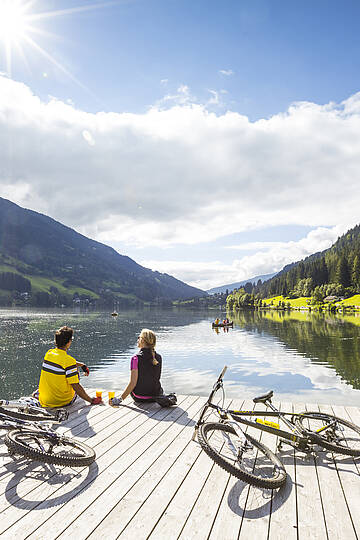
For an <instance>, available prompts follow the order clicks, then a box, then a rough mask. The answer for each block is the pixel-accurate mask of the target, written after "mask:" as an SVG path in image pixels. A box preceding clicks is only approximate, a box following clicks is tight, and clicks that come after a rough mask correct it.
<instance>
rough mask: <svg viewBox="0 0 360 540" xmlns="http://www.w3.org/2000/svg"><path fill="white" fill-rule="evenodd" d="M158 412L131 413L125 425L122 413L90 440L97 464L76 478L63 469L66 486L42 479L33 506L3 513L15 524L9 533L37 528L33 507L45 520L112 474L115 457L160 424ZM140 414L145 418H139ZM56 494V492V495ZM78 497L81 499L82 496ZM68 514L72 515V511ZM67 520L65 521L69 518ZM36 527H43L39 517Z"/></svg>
mask: <svg viewBox="0 0 360 540" xmlns="http://www.w3.org/2000/svg"><path fill="white" fill-rule="evenodd" d="M164 411H165V409H164ZM159 415H160V417H161V416H162V415H161V411H160V413H159V412H157V411H156V410H155V409H154V411H153V417H155V420H154V419H153V417H152V416H150V417H147V416H145V415H142V414H140V415H139V414H138V413H137V412H136V411H135V410H134V411H133V412H132V416H133V418H132V419H131V420H130V421H129V422H127V423H126V424H125V425H122V423H121V414H120V416H119V422H120V424H118V425H116V424H114V425H112V426H109V427H108V428H107V430H104V431H102V432H101V433H100V434H99V435H96V436H95V437H93V438H91V439H90V441H91V442H92V443H93V444H94V446H95V447H96V451H97V452H98V459H97V461H96V463H95V464H93V465H92V466H91V467H90V468H85V469H83V470H82V471H79V472H78V474H77V475H76V476H75V477H74V478H72V477H70V478H68V477H69V475H72V474H73V472H74V471H73V470H72V469H69V468H64V469H62V471H61V475H62V477H65V478H66V480H67V482H66V483H65V485H61V484H60V486H59V484H58V483H55V485H54V484H52V483H48V482H42V483H41V484H40V485H39V486H38V487H37V488H36V489H34V490H33V491H32V492H31V494H32V500H31V505H28V504H27V505H26V507H25V508H24V507H23V505H21V504H20V505H18V506H17V507H15V508H14V507H10V508H9V509H7V510H6V511H5V512H4V513H3V516H4V515H5V514H7V518H6V520H4V521H2V524H3V526H5V527H8V526H9V525H10V524H11V523H12V524H13V525H12V527H11V528H10V529H9V530H10V533H13V534H15V531H17V532H16V534H15V535H16V536H17V535H19V537H21V535H24V534H25V533H26V534H30V533H31V532H32V531H33V529H34V523H33V516H32V514H31V512H30V510H31V509H32V508H36V509H37V515H38V516H39V511H40V510H41V519H42V520H43V521H45V519H46V516H49V515H52V514H54V513H55V512H59V510H58V508H57V505H58V504H65V503H66V502H68V501H71V502H72V499H73V498H74V496H75V494H78V493H79V492H80V491H81V490H85V489H89V486H92V485H93V483H94V481H95V480H96V479H97V476H98V474H99V472H100V471H101V470H102V471H104V470H105V471H106V473H107V475H109V474H110V476H111V477H112V473H110V470H109V469H111V464H112V463H113V462H114V460H116V459H117V457H118V455H121V454H122V453H126V452H128V450H129V447H131V445H132V444H134V443H135V442H136V441H137V440H138V439H141V438H142V437H143V436H144V435H145V434H147V433H148V431H151V430H152V429H153V428H154V427H155V426H156V424H157V423H158V420H157V418H159ZM165 415H166V412H165V413H163V416H165ZM139 416H141V417H142V418H141V420H140V421H139ZM90 441H88V442H90ZM70 480H71V488H72V489H71V491H70V492H69V487H68V486H67V483H68V482H69V481H70ZM54 494H56V496H55V497H54ZM77 500H78V501H79V499H77ZM55 502H56V504H55ZM83 502H86V503H87V504H88V502H87V498H86V497H85V498H84V499H83ZM78 504H79V503H78ZM65 513H66V512H65ZM24 514H25V515H24ZM69 515H71V513H70V514H69ZM21 518H22V519H21ZM64 519H65V520H66V518H64ZM19 520H20V521H19ZM37 526H38V527H39V528H40V523H39V517H38V522H37ZM45 537H46V536H45Z"/></svg>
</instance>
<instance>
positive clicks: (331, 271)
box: [228, 225, 360, 305]
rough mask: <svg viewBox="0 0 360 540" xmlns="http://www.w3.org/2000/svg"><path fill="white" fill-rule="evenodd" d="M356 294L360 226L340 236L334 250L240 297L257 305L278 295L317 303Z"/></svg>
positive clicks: (295, 265)
mask: <svg viewBox="0 0 360 540" xmlns="http://www.w3.org/2000/svg"><path fill="white" fill-rule="evenodd" d="M356 293H360V225H357V226H356V227H354V228H353V229H350V230H349V231H348V232H347V233H346V234H344V235H343V236H341V237H340V238H339V239H338V240H337V241H336V242H335V244H334V245H333V246H332V247H331V248H329V249H327V250H325V251H323V252H321V253H315V254H314V255H311V256H310V257H307V258H306V259H304V260H302V261H299V262H297V263H293V264H291V265H288V266H286V267H285V268H284V269H283V270H282V271H281V272H279V273H278V274H277V275H276V276H274V277H273V278H272V279H270V280H269V281H266V282H265V283H262V284H259V285H256V286H254V287H253V288H252V290H251V291H243V292H242V293H241V296H242V298H243V300H242V302H243V303H244V305H250V304H253V305H254V304H258V303H259V302H260V301H261V299H263V298H269V297H272V296H279V295H282V296H284V297H289V298H299V297H303V296H306V297H308V296H311V297H312V298H313V301H314V302H322V301H323V300H324V298H326V297H327V296H331V295H335V296H344V297H349V296H352V295H354V294H356ZM245 294H247V296H246V297H245ZM237 296H239V293H237ZM229 302H230V303H231V295H230V297H229ZM229 302H228V303H229Z"/></svg>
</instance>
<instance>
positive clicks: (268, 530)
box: [0, 392, 360, 540]
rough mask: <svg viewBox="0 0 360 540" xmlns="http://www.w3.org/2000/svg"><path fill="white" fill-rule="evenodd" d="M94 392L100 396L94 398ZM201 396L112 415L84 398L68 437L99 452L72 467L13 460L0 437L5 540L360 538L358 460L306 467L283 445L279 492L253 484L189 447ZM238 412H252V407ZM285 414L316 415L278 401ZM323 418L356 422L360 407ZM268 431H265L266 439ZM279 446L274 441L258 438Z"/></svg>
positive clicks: (0, 532) (327, 459) (0, 521)
mask: <svg viewBox="0 0 360 540" xmlns="http://www.w3.org/2000/svg"><path fill="white" fill-rule="evenodd" d="M92 395H94V392H93V393H92ZM204 401H205V399H204V398H202V397H198V396H179V399H178V406H177V407H174V408H171V409H161V408H160V407H159V406H158V405H157V404H147V405H145V406H143V407H142V408H140V407H137V406H136V405H134V404H133V403H132V401H131V400H129V399H128V400H127V401H126V405H122V406H121V407H119V408H113V407H110V406H108V405H104V406H88V405H86V404H85V403H84V402H82V400H78V403H75V404H74V405H73V406H72V408H71V409H70V413H71V414H70V418H69V420H68V421H67V422H66V423H64V424H62V425H61V426H59V427H58V429H59V430H61V431H62V432H64V433H65V432H66V433H67V434H68V435H70V436H73V437H75V438H78V439H79V440H82V441H86V443H87V444H89V445H90V446H92V447H93V448H94V449H95V451H96V455H97V458H96V462H95V463H94V464H93V465H91V466H90V467H89V468H84V469H71V468H62V467H54V466H50V465H44V464H40V463H38V462H29V461H27V460H24V459H22V458H20V457H19V456H16V458H15V459H14V458H12V457H10V456H9V455H8V453H7V449H6V446H5V445H4V443H3V435H4V432H0V434H1V438H0V460H1V461H0V463H1V468H0V508H1V509H0V512H1V513H0V537H1V538H5V539H7V538H9V539H12V540H14V539H25V538H29V539H30V538H31V539H44V540H51V539H55V538H59V539H66V540H68V539H76V540H81V539H85V538H90V539H96V540H98V539H99V538H105V539H109V540H111V539H115V538H121V539H131V540H134V539H136V540H142V539H146V538H151V539H160V540H162V539H164V540H168V539H173V538H174V539H175V538H181V539H186V540H187V539H192V538H197V539H201V540H202V539H208V538H209V539H221V540H232V539H237V538H241V539H242V538H244V539H251V540H252V539H256V540H263V539H264V540H267V539H281V540H283V539H286V540H292V539H294V540H295V539H304V540H305V539H309V540H310V539H311V540H315V539H328V540H331V539H341V540H350V539H354V540H355V539H359V538H360V511H359V501H360V460H359V459H355V460H354V459H353V458H347V457H341V456H333V455H331V454H330V453H326V452H321V453H320V454H319V455H318V457H317V458H316V459H314V458H313V457H310V458H305V457H304V455H303V454H301V453H299V452H296V453H295V452H294V451H293V449H292V448H291V447H289V446H287V447H284V450H283V451H282V452H281V454H280V457H281V459H282V461H283V463H284V465H285V467H286V470H287V472H288V475H289V476H288V480H287V483H286V485H285V486H284V487H283V488H281V489H280V490H275V491H273V492H272V491H271V490H262V489H257V488H253V487H250V486H249V485H247V484H245V483H243V482H242V481H240V480H237V479H235V478H233V477H231V476H230V475H229V474H228V473H226V472H225V471H223V470H222V469H221V468H220V467H218V466H217V465H215V464H214V463H213V461H212V460H210V459H209V457H208V456H207V455H206V454H205V453H204V452H202V451H201V448H200V446H199V445H198V443H197V442H193V441H191V437H192V433H193V428H194V423H195V420H196V419H197V417H198V414H199V410H200V408H201V406H202V405H203V403H204ZM229 402H230V400H229ZM232 405H234V406H235V407H242V408H245V409H252V408H253V406H254V404H253V403H252V401H250V400H246V401H245V402H243V401H241V400H234V401H233V402H232ZM280 405H281V408H282V409H283V410H285V409H286V410H294V411H300V410H305V409H307V410H319V407H318V406H316V405H309V404H306V405H304V404H289V403H281V404H280ZM320 409H321V410H324V411H327V412H332V413H333V414H337V415H338V416H342V417H344V418H350V419H352V421H353V422H355V423H356V424H358V425H360V409H359V408H356V407H346V408H345V407H341V406H337V407H333V408H330V407H323V406H320ZM258 434H261V432H258ZM262 440H263V442H265V444H267V445H268V446H270V447H272V448H273V449H275V445H276V440H275V437H273V436H271V435H269V434H264V433H263V434H262Z"/></svg>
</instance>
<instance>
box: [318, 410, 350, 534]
mask: <svg viewBox="0 0 360 540" xmlns="http://www.w3.org/2000/svg"><path fill="white" fill-rule="evenodd" d="M320 410H321V411H322V412H327V413H329V414H335V415H336V416H338V417H340V418H344V419H346V416H347V414H346V411H345V409H344V407H340V406H333V407H332V408H331V407H326V406H322V405H320ZM332 457H333V460H334V463H335V467H336V472H337V474H338V476H339V481H340V484H341V487H342V490H343V493H344V498H345V501H346V505H347V507H348V511H349V514H350V517H351V521H352V524H353V527H354V531H355V533H356V535H357V536H358V537H360V512H359V501H360V475H359V471H358V469H357V467H356V464H355V460H354V458H352V457H351V456H344V455H340V454H333V455H332Z"/></svg>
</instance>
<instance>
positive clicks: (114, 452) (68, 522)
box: [30, 397, 197, 540]
mask: <svg viewBox="0 0 360 540" xmlns="http://www.w3.org/2000/svg"><path fill="white" fill-rule="evenodd" d="M196 399H197V398H194V397H191V398H190V397H189V398H187V399H186V400H185V402H184V405H183V407H184V409H185V410H186V408H187V407H189V406H190V405H191V404H192V403H193V402H194V401H195V400H196ZM184 414H185V413H184V410H183V409H182V408H181V407H177V408H174V409H161V410H160V411H159V412H158V413H157V414H156V415H154V416H153V417H150V418H148V419H147V420H146V421H145V422H143V424H142V426H140V427H139V428H135V429H134V428H133V431H131V429H127V430H126V431H127V434H126V437H124V438H122V440H121V441H120V442H117V443H116V442H114V441H113V442H112V443H111V448H110V451H108V452H106V454H105V455H104V456H103V457H102V456H101V457H100V459H99V460H97V467H98V471H96V474H95V477H94V478H93V482H92V483H89V484H88V485H87V487H86V491H84V496H83V497H81V498H75V499H74V500H72V499H70V498H69V497H66V494H64V501H63V504H62V506H61V508H60V509H59V510H57V512H56V513H55V512H54V511H52V512H50V514H51V515H49V518H48V519H47V521H46V522H45V523H44V524H43V525H42V526H41V527H39V528H38V530H37V531H36V533H35V534H34V538H44V539H46V540H50V539H52V538H57V537H58V536H59V535H60V534H61V533H63V534H61V536H63V535H64V537H67V538H68V537H69V535H68V531H69V534H70V529H71V530H77V524H78V523H79V522H78V523H77V518H79V517H80V518H81V520H80V522H81V521H82V519H84V522H85V526H86V527H87V529H89V532H91V531H92V530H93V529H94V528H95V527H96V526H97V525H98V523H99V521H101V519H102V517H103V515H102V516H101V517H99V515H97V514H96V513H92V508H91V507H92V504H93V502H97V501H98V500H99V499H100V498H101V497H102V496H104V497H105V499H106V498H108V499H109V500H110V501H111V504H114V503H116V502H117V501H116V493H117V488H118V487H119V486H128V484H127V481H126V477H125V479H124V477H123V475H124V474H125V473H128V471H129V470H130V469H131V471H132V474H133V476H134V480H133V481H134V482H135V481H136V480H137V479H138V478H139V477H140V476H141V474H142V471H139V469H138V468H137V465H138V463H141V457H142V455H143V453H144V452H145V451H146V450H148V449H149V448H150V452H149V454H150V455H151V450H152V449H153V448H155V446H154V445H155V443H156V441H157V440H158V439H159V437H160V436H161V433H162V432H164V431H166V430H167V429H169V427H170V426H171V421H176V420H177V419H178V418H179V419H180V418H181V416H184ZM167 417H169V421H168V422H166V421H163V420H165V419H166V418H167ZM139 458H140V459H139ZM109 459H111V462H110V463H109ZM116 482H117V483H116ZM114 498H115V499H114ZM105 499H103V500H102V502H103V501H104V500H105ZM41 507H42V508H44V509H46V501H45V502H44V503H43V505H41ZM100 510H101V512H104V511H106V512H105V513H107V512H108V511H109V508H108V507H107V506H106V505H104V506H103V507H101V508H100ZM49 531H50V532H49ZM87 534H89V533H87ZM39 535H40V536H39ZM74 537H76V538H77V537H79V538H80V537H81V538H82V537H85V536H83V535H82V532H81V531H77V532H76V534H74ZM30 538H31V536H30Z"/></svg>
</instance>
